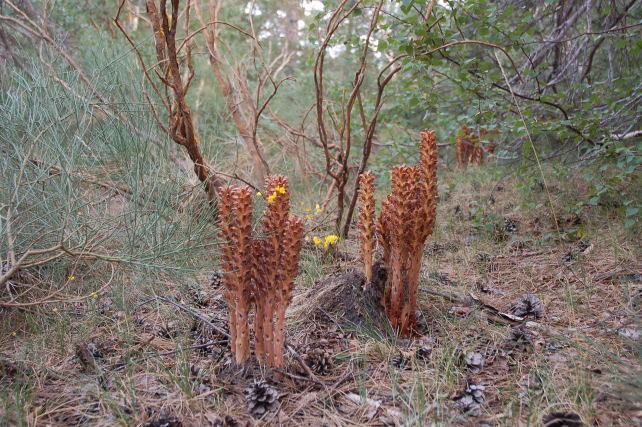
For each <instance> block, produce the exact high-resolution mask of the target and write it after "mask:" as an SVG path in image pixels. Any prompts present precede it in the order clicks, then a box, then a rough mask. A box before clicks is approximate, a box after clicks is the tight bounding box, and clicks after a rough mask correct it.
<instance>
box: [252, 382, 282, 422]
mask: <svg viewBox="0 0 642 427" xmlns="http://www.w3.org/2000/svg"><path fill="white" fill-rule="evenodd" d="M245 398H246V399H247V410H248V411H249V412H250V414H252V415H254V416H259V417H260V416H262V415H263V414H265V413H267V412H271V411H275V410H276V409H277V408H278V406H279V392H278V391H276V390H275V389H273V388H272V387H270V386H269V385H268V384H267V383H266V382H265V380H258V381H257V380H254V383H253V384H252V385H251V386H249V387H248V388H247V389H246V390H245Z"/></svg>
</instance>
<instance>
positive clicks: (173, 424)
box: [143, 411, 183, 427]
mask: <svg viewBox="0 0 642 427" xmlns="http://www.w3.org/2000/svg"><path fill="white" fill-rule="evenodd" d="M182 425H183V423H182V422H181V421H180V420H179V419H178V418H176V417H175V416H173V415H171V414H168V413H167V412H165V411H163V412H161V413H160V415H159V416H158V419H156V420H149V421H146V422H145V423H144V424H143V427H181V426H182Z"/></svg>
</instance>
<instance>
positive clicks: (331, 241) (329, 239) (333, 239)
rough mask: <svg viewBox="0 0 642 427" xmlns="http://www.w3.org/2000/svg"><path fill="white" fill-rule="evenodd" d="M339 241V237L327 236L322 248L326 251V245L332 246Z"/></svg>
mask: <svg viewBox="0 0 642 427" xmlns="http://www.w3.org/2000/svg"><path fill="white" fill-rule="evenodd" d="M338 241H339V236H335V235H334V234H331V235H329V236H328V237H326V238H325V245H324V247H325V248H326V249H327V248H328V245H334V244H335V243H337V242H338Z"/></svg>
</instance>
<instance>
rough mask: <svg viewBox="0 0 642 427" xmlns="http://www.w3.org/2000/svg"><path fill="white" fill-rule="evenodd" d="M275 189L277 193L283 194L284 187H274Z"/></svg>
mask: <svg viewBox="0 0 642 427" xmlns="http://www.w3.org/2000/svg"><path fill="white" fill-rule="evenodd" d="M276 189H277V190H278V191H279V193H281V194H285V187H276Z"/></svg>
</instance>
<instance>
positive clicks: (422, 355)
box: [415, 342, 432, 360]
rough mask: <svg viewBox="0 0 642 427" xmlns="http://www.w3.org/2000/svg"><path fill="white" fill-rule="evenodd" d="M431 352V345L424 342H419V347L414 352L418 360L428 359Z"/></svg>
mask: <svg viewBox="0 0 642 427" xmlns="http://www.w3.org/2000/svg"><path fill="white" fill-rule="evenodd" d="M431 353H432V347H431V346H430V344H428V343H425V342H419V348H418V349H417V351H416V352H415V357H416V358H417V359H419V360H428V359H430V355H431Z"/></svg>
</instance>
